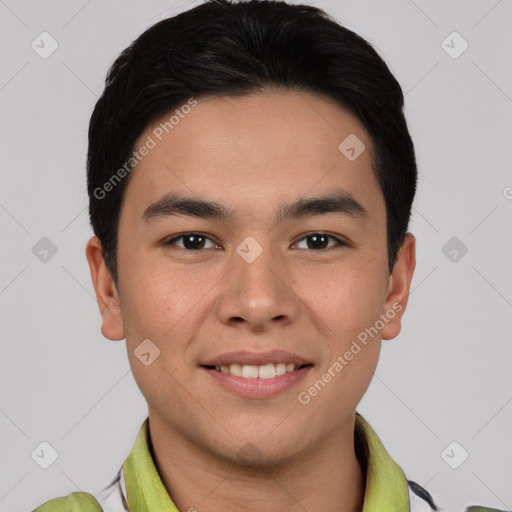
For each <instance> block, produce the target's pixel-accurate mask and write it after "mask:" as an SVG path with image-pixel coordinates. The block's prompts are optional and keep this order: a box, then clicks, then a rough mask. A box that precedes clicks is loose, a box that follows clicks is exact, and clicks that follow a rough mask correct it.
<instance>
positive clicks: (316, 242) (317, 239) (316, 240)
mask: <svg viewBox="0 0 512 512" xmlns="http://www.w3.org/2000/svg"><path fill="white" fill-rule="evenodd" d="M329 238H330V239H331V240H335V241H336V244H335V245H338V246H344V245H346V244H345V243H344V242H342V241H341V240H340V239H339V238H336V237H335V236H332V235H327V234H325V233H312V234H310V235H306V236H305V237H303V238H301V239H300V240H299V242H300V241H301V240H307V239H311V240H312V243H311V244H307V245H308V246H309V245H311V246H312V247H306V249H310V250H315V249H326V248H327V247H323V246H324V244H325V243H326V242H327V240H328V239H329ZM331 247H332V246H331ZM329 248H330V247H329Z"/></svg>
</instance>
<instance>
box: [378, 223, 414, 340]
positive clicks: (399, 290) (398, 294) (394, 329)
mask: <svg viewBox="0 0 512 512" xmlns="http://www.w3.org/2000/svg"><path fill="white" fill-rule="evenodd" d="M415 267H416V239H415V237H414V235H412V234H411V233H407V234H406V235H405V240H404V243H403V244H402V247H401V248H400V251H399V253H398V257H397V260H396V262H395V266H394V267H393V271H392V272H391V275H390V276H389V282H388V290H387V297H386V300H385V305H384V311H383V314H384V315H386V319H387V321H386V322H385V325H384V328H383V329H382V331H381V334H382V339H383V340H390V339H393V338H395V337H396V336H398V334H399V333H400V329H401V323H402V316H403V314H404V313H405V308H406V307H407V301H408V299H409V289H410V286H411V280H412V276H413V273H414V269H415Z"/></svg>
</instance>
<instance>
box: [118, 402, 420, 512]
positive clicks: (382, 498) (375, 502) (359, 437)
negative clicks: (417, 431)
mask: <svg viewBox="0 0 512 512" xmlns="http://www.w3.org/2000/svg"><path fill="white" fill-rule="evenodd" d="M148 427H149V417H148V418H146V419H145V420H144V422H143V424H142V426H141V427H140V429H139V434H138V436H137V440H136V441H135V445H134V446H133V448H132V451H131V452H130V455H129V456H128V458H127V459H126V460H125V462H124V464H123V473H124V478H125V482H126V492H127V495H128V504H129V507H130V510H137V511H138V512H149V511H151V510H168V511H169V512H179V511H178V509H177V508H176V506H175V505H174V503H173V502H172V500H171V498H170V497H169V494H168V493H167V490H166V489H165V487H164V484H163V482H162V480H161V478H160V475H159V473H158V471H157V469H156V466H155V463H154V460H153V457H152V455H151V451H150V450H151V448H150V446H151V444H150V443H149V441H148V434H149V430H148ZM354 436H355V447H356V453H357V456H358V459H359V461H360V463H361V465H362V467H363V471H366V489H365V496H364V506H363V511H362V512H391V511H393V512H395V511H401V512H410V508H409V494H408V484H407V480H406V478H405V475H404V473H403V471H402V470H401V469H400V467H399V466H398V465H397V464H396V462H395V461H394V460H393V459H392V458H391V457H390V455H389V454H388V452H387V451H386V449H385V448H384V446H383V444H382V443H381V441H380V439H379V438H378V436H377V434H376V433H375V431H374V430H373V429H372V427H371V426H370V425H369V423H368V422H367V421H366V420H365V419H364V418H363V417H362V416H361V415H360V414H359V413H357V412H356V421H355V432H354Z"/></svg>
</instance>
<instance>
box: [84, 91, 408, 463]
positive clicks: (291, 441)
mask: <svg viewBox="0 0 512 512" xmlns="http://www.w3.org/2000/svg"><path fill="white" fill-rule="evenodd" d="M187 112H188V109H187ZM169 117H170V115H166V116H164V117H162V118H161V119H160V120H158V121H157V122H155V123H153V124H152V125H151V126H148V127H147V129H146V130H145V131H144V132H143V133H142V134H141V135H140V137H139V139H138V141H137V143H136V145H135V148H139V147H140V146H142V145H143V144H144V143H146V142H147V140H148V137H151V138H152V139H153V141H154V142H156V145H155V147H153V148H152V149H151V150H150V151H149V153H148V154H147V155H146V156H145V157H144V158H143V159H142V160H141V161H140V162H139V163H138V165H137V166H136V168H135V169H134V170H133V171H132V173H131V174H130V178H129V180H130V181H129V183H128V186H127V189H126V190H125V195H124V198H123V203H122V207H121V215H120V223H119V232H118V275H119V290H117V289H116V288H115V287H114V286H113V285H112V281H111V278H110V275H109V274H108V272H107V271H106V269H105V266H104V263H103V260H102V258H101V253H100V252H99V249H98V243H97V239H95V237H93V239H91V241H90V242H89V245H88V247H87V257H88V259H89V263H90V266H91V274H92V277H93V281H94V284H95V289H96V292H97V296H98V301H99V303H100V307H101V310H102V315H103V325H102V332H103V334H104V335H105V336H106V337H107V338H109V339H123V338H126V343H127V349H128V356H129V361H130V365H131V368H132V371H133V375H134V378H135V380H136V382H137V384H138V386H139V388H140V390H141V392H142V394H143V395H144V397H145V399H146V401H147V402H148V407H149V416H150V422H151V424H152V425H155V426H157V425H159V426H160V427H161V428H162V429H165V430H166V431H168V432H172V433H173V435H175V436H179V437H181V438H183V439H184V440H186V441H188V442H190V443H192V444H191V445H193V446H196V447H200V448H201V449H202V450H203V451H204V452H205V453H209V454H212V455H215V456H217V457H222V458H225V459H230V460H241V458H243V454H244V453H245V452H246V451H247V447H248V446H250V445H249V444H248V443H252V444H253V445H255V446H257V447H258V448H257V450H256V451H257V453H252V454H251V455H252V456H253V458H255V459H261V460H262V461H265V462H266V463H269V461H276V462H277V461H281V462H282V461H285V460H292V459H293V458H294V457H299V456H300V455H301V454H305V453H306V452H307V451H308V450H311V449H314V448H315V447H318V446H319V444H321V443H322V442H324V441H326V440H328V439H330V438H332V437H333V436H334V435H335V432H337V431H339V429H340V428H342V427H343V425H345V424H347V422H348V421H349V420H351V419H353V416H354V411H355V409H356V406H357V404H358V403H359V401H360V400H361V398H362V396H363V395H364V393H365V391H366V389H367V387H368V385H369V383H370V381H371V379H372V376H373V373H374V371H375V368H376V365H377V362H378V357H379V352H380V348H381V339H389V338H392V337H394V336H396V335H397V334H398V332H399V330H400V317H401V315H402V314H403V312H404V310H405V305H406V302H407V295H408V290H409V284H410V280H411V278H412V273H413V270H414V238H413V237H412V235H408V237H407V239H406V243H405V244H404V246H403V248H402V250H401V252H400V255H399V259H398V261H397V264H396V265H395V268H394V271H393V273H392V274H391V275H390V274H389V272H388V262H387V239H386V208H385V202H384V198H383V195H382V192H381V190H380V188H379V185H378V182H377V180H376V178H375V175H374V173H373V171H372V157H371V148H372V143H371V139H370V137H369V135H368V133H367V131H366V130H365V128H364V126H363V125H362V124H361V123H360V122H359V121H358V120H357V118H356V117H354V116H353V115H351V114H350V113H349V112H348V111H346V110H345V109H343V108H342V107H340V106H339V105H338V104H337V103H335V102H334V101H333V100H331V99H328V98H325V97H323V96H320V95H314V94H305V93H296V92H286V93H285V92H265V93H258V94H252V95H248V96H243V97H238V98H232V97H229V98H228V97H210V98H197V104H196V105H195V106H194V107H193V108H191V109H190V112H188V113H187V114H186V115H182V116H180V117H179V123H177V124H175V125H174V127H173V128H172V130H169V129H168V132H169V133H166V132H165V131H163V136H162V133H161V132H162V130H161V129H159V128H158V127H159V125H160V123H161V122H165V121H167V120H168V119H169ZM155 130H156V131H155ZM155 133H158V134H160V138H161V140H159V138H158V137H157V136H156V135H155ZM348 136H350V137H351V139H348V140H349V141H352V144H348V145H347V143H344V144H345V145H343V144H342V142H343V141H344V140H345V139H346V138H347V137H348ZM355 137H357V139H355ZM354 141H356V143H354ZM357 141H359V142H357ZM361 143H362V144H364V150H363V151H362V152H360V150H361V148H362V147H363V146H362V145H361ZM340 144H342V145H341V149H340ZM354 144H355V145H354ZM151 145H152V144H151ZM350 147H355V151H351V150H350ZM347 148H348V149H347ZM359 152H360V154H358V153H359ZM348 156H349V157H350V158H349V157H348ZM354 156H356V158H354ZM169 194H172V199H174V202H171V201H170V198H171V196H169ZM166 195H167V198H166V197H165V196H166ZM180 196H183V197H187V198H189V199H193V200H194V201H206V202H209V203H215V205H213V206H212V205H206V206H204V205H203V206H202V207H199V205H198V204H197V203H193V202H190V201H189V202H188V203H182V204H181V206H179V205H177V203H176V200H177V199H180ZM313 198H314V199H320V198H324V199H325V201H323V202H322V201H319V202H316V203H311V204H309V207H308V201H310V200H312V199H313ZM299 199H301V200H302V203H299V204H298V205H295V208H293V207H289V208H285V205H294V203H296V202H297V201H298V200H299ZM106 200H108V198H107V199H106ZM194 212H195V213H194ZM221 213H224V214H226V215H221ZM364 333H366V340H365V341H364V342H363V340H364V339H365V335H364ZM369 333H371V334H369ZM144 340H150V341H144ZM143 341H144V343H145V344H142V345H141V343H143ZM356 347H358V348H359V350H358V349H357V348H356ZM141 353H144V354H145V355H144V356H142V357H141ZM143 361H144V362H143ZM271 363H276V364H274V365H272V364H271ZM288 364H295V365H296V366H298V367H299V368H297V369H293V370H291V371H289V372H287V373H285V374H284V375H281V373H282V372H283V366H284V365H288ZM231 365H233V366H231ZM237 365H240V367H239V366H237ZM242 365H245V367H243V366H242ZM304 365H306V366H304ZM215 366H223V368H222V369H221V370H220V371H218V368H217V369H215ZM212 367H213V368H212ZM261 367H263V369H262V368H261ZM254 368H256V370H255V369H254ZM291 368H295V366H292V367H290V366H289V367H288V369H289V370H290V369H291ZM285 369H286V367H285ZM276 370H277V373H278V374H279V375H276V376H273V375H274V372H275V371H276ZM240 372H242V376H239V375H240ZM255 372H256V373H255ZM255 375H259V377H257V378H251V377H255ZM319 381H321V383H319ZM315 383H316V384H315Z"/></svg>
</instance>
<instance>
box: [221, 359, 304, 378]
mask: <svg viewBox="0 0 512 512" xmlns="http://www.w3.org/2000/svg"><path fill="white" fill-rule="evenodd" d="M297 368H298V366H297V365H295V364H293V363H290V364H285V363H268V364H264V365H261V366H256V365H249V364H244V365H241V364H231V365H229V366H225V365H222V366H216V367H215V369H216V370H217V371H219V372H223V373H230V374H231V375H234V376H235V377H245V378H246V379H257V378H260V379H273V378H274V377H276V376H278V375H284V374H285V373H289V372H293V371H294V370H296V369H297Z"/></svg>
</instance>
